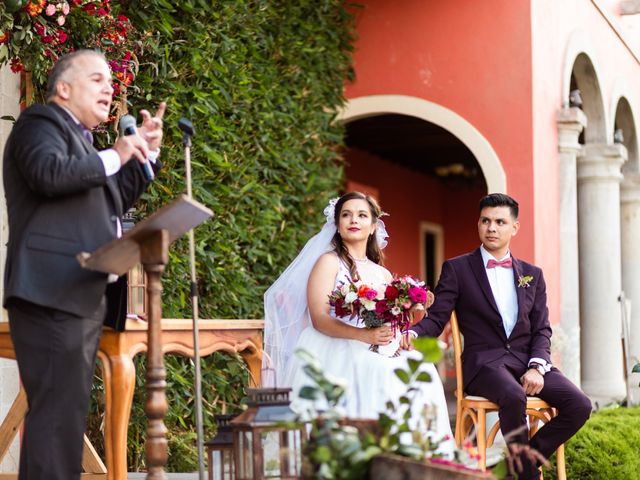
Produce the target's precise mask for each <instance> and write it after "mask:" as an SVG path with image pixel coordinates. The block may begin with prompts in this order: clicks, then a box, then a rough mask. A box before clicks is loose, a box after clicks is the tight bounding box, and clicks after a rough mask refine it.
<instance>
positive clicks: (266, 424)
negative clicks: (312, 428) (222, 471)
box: [231, 388, 305, 480]
mask: <svg viewBox="0 0 640 480" xmlns="http://www.w3.org/2000/svg"><path fill="white" fill-rule="evenodd" d="M289 392H291V389H290V388H263V389H261V388H250V389H248V390H247V395H248V397H249V401H248V405H249V408H248V409H247V410H245V411H244V412H243V413H241V414H240V415H238V416H237V417H236V418H234V419H233V420H232V421H231V425H232V427H233V449H234V463H235V472H236V480H254V479H255V480H263V479H267V478H279V479H283V480H286V479H294V478H300V471H301V466H302V454H301V453H302V441H303V438H304V435H305V430H304V426H303V425H302V424H301V423H298V422H296V415H295V413H294V412H293V410H291V408H290V406H289Z"/></svg>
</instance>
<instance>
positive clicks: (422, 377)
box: [416, 372, 431, 382]
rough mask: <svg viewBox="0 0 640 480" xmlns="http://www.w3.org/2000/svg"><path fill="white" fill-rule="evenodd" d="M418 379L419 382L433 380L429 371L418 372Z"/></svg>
mask: <svg viewBox="0 0 640 480" xmlns="http://www.w3.org/2000/svg"><path fill="white" fill-rule="evenodd" d="M416 381H418V382H430V381H431V375H429V374H428V373H427V372H420V373H419V374H418V376H417V377H416Z"/></svg>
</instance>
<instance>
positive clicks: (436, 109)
mask: <svg viewBox="0 0 640 480" xmlns="http://www.w3.org/2000/svg"><path fill="white" fill-rule="evenodd" d="M384 114H400V115H408V116H411V117H416V118H421V119H423V120H425V121H427V122H431V123H433V124H435V125H438V126H440V127H442V128H444V129H445V130H447V131H449V132H450V133H451V134H453V135H454V136H455V137H456V138H458V139H459V140H460V141H461V142H462V143H464V144H465V145H466V147H467V148H468V149H469V150H470V151H471V153H473V155H474V157H475V158H476V160H477V162H478V164H479V165H480V168H481V169H482V173H483V175H484V178H485V181H486V183H487V191H488V193H494V192H501V193H506V191H507V176H506V174H505V172H504V168H502V163H501V162H500V158H499V157H498V155H497V154H496V152H495V150H494V149H493V147H492V146H491V144H490V143H489V141H488V140H487V139H486V138H485V137H484V136H483V135H482V134H481V133H480V132H479V131H478V129H476V128H475V127H474V126H473V125H472V124H471V123H469V122H468V121H467V120H465V119H464V118H462V117H461V116H460V115H458V114H457V113H455V112H454V111H452V110H449V109H448V108H445V107H443V106H441V105H438V104H436V103H433V102H430V101H428V100H425V99H423V98H419V97H410V96H407V95H370V96H365V97H357V98H352V99H350V100H348V102H347V105H346V106H345V108H344V109H343V110H342V111H341V112H340V115H339V116H338V119H339V120H341V121H343V122H345V123H348V122H352V121H354V120H358V119H361V118H367V117H373V116H376V115H384Z"/></svg>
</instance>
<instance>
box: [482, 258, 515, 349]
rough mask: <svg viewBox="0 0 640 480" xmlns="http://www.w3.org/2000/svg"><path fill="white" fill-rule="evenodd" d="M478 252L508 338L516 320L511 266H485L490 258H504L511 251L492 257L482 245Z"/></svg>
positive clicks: (500, 259)
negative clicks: (500, 256)
mask: <svg viewBox="0 0 640 480" xmlns="http://www.w3.org/2000/svg"><path fill="white" fill-rule="evenodd" d="M480 253H481V254H482V262H483V263H484V269H485V271H486V272H487V278H488V279H489V285H490V286H491V292H492V293H493V298H494V300H495V301H496V305H497V307H498V311H499V312H500V316H501V317H502V326H503V327H504V331H505V333H506V334H507V338H509V336H510V335H511V332H513V329H514V327H515V326H516V322H517V321H518V295H517V294H516V285H515V282H514V281H513V267H512V268H505V267H501V266H496V267H494V268H487V262H488V261H489V260H490V259H493V260H497V261H502V260H505V259H507V258H509V257H511V252H507V254H506V255H505V256H504V257H502V258H494V257H493V255H491V254H490V253H489V252H488V251H487V250H485V248H484V245H482V246H480Z"/></svg>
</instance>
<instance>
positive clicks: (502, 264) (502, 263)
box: [487, 257, 513, 268]
mask: <svg viewBox="0 0 640 480" xmlns="http://www.w3.org/2000/svg"><path fill="white" fill-rule="evenodd" d="M512 264H513V262H512V261H511V257H509V258H505V259H504V260H500V261H498V260H494V259H493V258H491V259H489V261H487V268H495V267H504V268H511V266H512Z"/></svg>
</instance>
